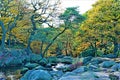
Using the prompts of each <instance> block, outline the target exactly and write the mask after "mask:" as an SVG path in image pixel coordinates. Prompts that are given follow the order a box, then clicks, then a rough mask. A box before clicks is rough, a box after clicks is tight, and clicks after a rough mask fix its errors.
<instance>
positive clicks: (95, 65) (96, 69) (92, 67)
mask: <svg viewBox="0 0 120 80" xmlns="http://www.w3.org/2000/svg"><path fill="white" fill-rule="evenodd" d="M88 70H90V71H95V72H96V71H100V69H99V66H98V64H94V65H92V64H89V65H88Z"/></svg>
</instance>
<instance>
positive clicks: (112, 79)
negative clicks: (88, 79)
mask: <svg viewBox="0 0 120 80" xmlns="http://www.w3.org/2000/svg"><path fill="white" fill-rule="evenodd" d="M109 78H110V80H119V76H116V75H114V74H110V75H109Z"/></svg>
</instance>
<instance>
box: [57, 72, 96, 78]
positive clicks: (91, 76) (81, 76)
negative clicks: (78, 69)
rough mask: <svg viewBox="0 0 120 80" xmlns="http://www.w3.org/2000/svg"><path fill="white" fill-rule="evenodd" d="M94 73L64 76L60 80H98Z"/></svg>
mask: <svg viewBox="0 0 120 80" xmlns="http://www.w3.org/2000/svg"><path fill="white" fill-rule="evenodd" d="M95 76H96V75H95V74H94V73H93V72H90V71H88V72H84V73H82V74H75V73H71V74H69V75H66V74H65V75H63V76H62V77H61V78H60V79H59V80H97V79H96V77H95Z"/></svg>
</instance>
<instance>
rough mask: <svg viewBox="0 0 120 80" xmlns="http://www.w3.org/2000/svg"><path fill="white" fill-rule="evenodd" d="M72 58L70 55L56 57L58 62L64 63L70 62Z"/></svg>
mask: <svg viewBox="0 0 120 80" xmlns="http://www.w3.org/2000/svg"><path fill="white" fill-rule="evenodd" d="M72 61H73V58H72V57H70V56H65V57H63V58H58V59H57V62H59V63H65V64H72Z"/></svg>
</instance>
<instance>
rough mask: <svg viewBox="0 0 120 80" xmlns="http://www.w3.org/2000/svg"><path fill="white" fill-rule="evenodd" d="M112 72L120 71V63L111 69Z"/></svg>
mask: <svg viewBox="0 0 120 80" xmlns="http://www.w3.org/2000/svg"><path fill="white" fill-rule="evenodd" d="M111 69H113V70H114V71H120V63H117V64H115V65H113V66H112V67H111Z"/></svg>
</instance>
